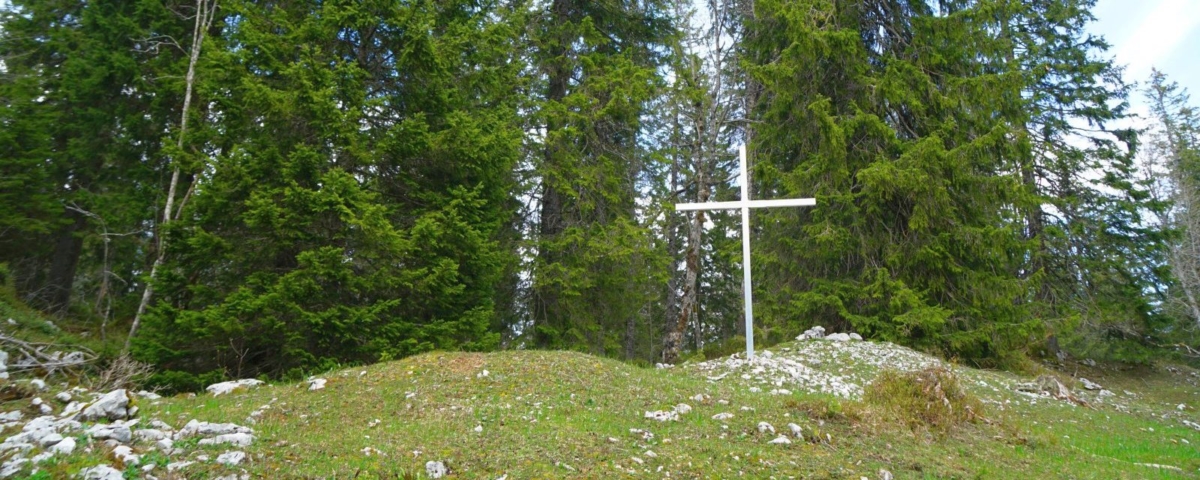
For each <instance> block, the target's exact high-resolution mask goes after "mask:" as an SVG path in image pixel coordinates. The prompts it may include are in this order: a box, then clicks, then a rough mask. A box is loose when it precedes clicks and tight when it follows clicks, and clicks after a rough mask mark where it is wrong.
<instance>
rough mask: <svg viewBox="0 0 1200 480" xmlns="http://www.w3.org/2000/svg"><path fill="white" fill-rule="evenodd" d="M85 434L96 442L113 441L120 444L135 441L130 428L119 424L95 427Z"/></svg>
mask: <svg viewBox="0 0 1200 480" xmlns="http://www.w3.org/2000/svg"><path fill="white" fill-rule="evenodd" d="M85 433H87V435H88V436H90V437H92V438H94V439H96V440H107V439H112V440H116V441H117V442H118V443H129V441H130V440H132V439H133V433H132V432H131V431H130V430H129V427H126V426H124V425H117V424H97V425H93V426H92V428H89V429H87V432H85Z"/></svg>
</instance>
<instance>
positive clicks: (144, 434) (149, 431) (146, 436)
mask: <svg viewBox="0 0 1200 480" xmlns="http://www.w3.org/2000/svg"><path fill="white" fill-rule="evenodd" d="M133 436H134V437H136V438H137V439H138V440H141V441H144V442H157V441H159V440H162V439H164V438H169V437H170V435H168V434H167V432H164V431H162V430H159V429H156V428H146V429H142V430H137V431H135V432H133Z"/></svg>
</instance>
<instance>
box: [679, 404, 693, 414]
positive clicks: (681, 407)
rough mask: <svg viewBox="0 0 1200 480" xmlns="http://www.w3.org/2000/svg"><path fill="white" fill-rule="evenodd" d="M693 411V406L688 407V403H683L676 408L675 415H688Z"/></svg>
mask: <svg viewBox="0 0 1200 480" xmlns="http://www.w3.org/2000/svg"><path fill="white" fill-rule="evenodd" d="M691 411H692V406H691V405H688V404H686V403H681V404H679V405H676V406H675V413H678V414H680V415H686V414H687V413H688V412H691Z"/></svg>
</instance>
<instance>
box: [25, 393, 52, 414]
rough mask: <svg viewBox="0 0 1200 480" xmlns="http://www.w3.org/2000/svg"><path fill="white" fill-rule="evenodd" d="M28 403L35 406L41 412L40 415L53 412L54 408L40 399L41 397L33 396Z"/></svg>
mask: <svg viewBox="0 0 1200 480" xmlns="http://www.w3.org/2000/svg"><path fill="white" fill-rule="evenodd" d="M29 403H30V405H33V406H34V407H36V408H37V409H38V411H39V412H42V415H49V414H51V413H54V408H52V407H51V406H50V405H47V404H46V401H45V400H42V397H33V400H30V401H29Z"/></svg>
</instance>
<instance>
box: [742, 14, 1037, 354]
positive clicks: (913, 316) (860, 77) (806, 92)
mask: <svg viewBox="0 0 1200 480" xmlns="http://www.w3.org/2000/svg"><path fill="white" fill-rule="evenodd" d="M836 4H837V8H834V5H830V4H823V3H822V4H810V3H809V2H779V3H775V2H759V3H758V4H757V7H758V10H757V11H758V12H759V16H758V21H757V22H756V23H755V24H753V26H752V29H751V34H750V38H749V39H748V40H747V48H748V50H749V52H750V53H749V55H751V56H752V58H755V59H762V63H760V64H757V65H755V66H753V67H752V69H751V72H752V74H753V75H754V78H755V79H756V80H757V81H758V82H761V84H762V91H763V93H762V95H761V97H760V100H759V106H758V111H759V112H760V113H759V115H761V117H762V119H763V122H762V123H761V125H759V126H756V128H755V143H754V144H752V145H751V147H752V150H753V151H755V152H757V163H758V166H757V168H756V170H755V173H756V174H757V175H758V177H757V181H756V183H757V187H758V190H759V191H760V192H762V194H761V195H759V197H760V198H764V197H771V196H775V195H779V196H799V195H806V196H809V195H811V196H816V197H817V202H818V206H817V207H816V208H813V209H805V210H783V209H780V210H778V211H770V212H767V213H760V214H758V217H757V218H758V219H759V220H758V222H759V225H763V227H762V229H763V230H762V235H763V240H764V242H763V249H762V250H760V252H762V253H763V255H762V258H761V262H762V263H760V264H762V265H764V267H763V268H762V269H761V270H759V271H762V272H764V274H763V276H762V277H761V278H764V280H759V281H758V283H757V285H759V286H762V285H773V287H772V288H761V294H760V295H761V296H760V297H759V298H762V299H763V301H762V303H764V304H765V305H766V308H764V313H767V314H768V315H769V318H767V319H766V323H765V324H766V325H768V326H769V327H767V328H785V329H787V330H791V331H793V332H795V331H798V330H799V329H801V327H803V326H806V325H810V324H813V323H816V324H823V325H826V326H832V327H834V328H835V329H843V328H853V329H855V330H857V331H860V332H863V333H864V334H866V335H868V336H873V337H876V338H882V339H887V340H893V341H899V342H903V343H906V344H909V345H915V346H919V347H924V348H929V349H937V350H942V351H944V352H945V353H947V354H951V355H962V356H966V357H970V358H988V357H996V356H1000V355H1002V354H1004V352H1010V351H1013V350H1014V349H1019V348H1021V346H1023V345H1025V344H1027V343H1028V341H1029V338H1030V337H1031V335H1033V334H1034V332H1036V328H1037V324H1036V322H1034V321H1033V319H1032V318H1031V317H1030V316H1029V312H1028V310H1027V306H1026V304H1025V302H1023V301H1022V297H1023V296H1024V295H1025V292H1026V291H1027V287H1026V285H1025V282H1024V281H1023V280H1022V279H1020V278H1018V277H1017V276H1015V275H1014V273H1015V272H1016V269H1017V267H1018V260H1019V258H1020V256H1021V252H1022V251H1023V249H1024V247H1023V242H1022V240H1021V238H1020V235H1019V229H1018V227H1017V226H1016V225H1014V224H1013V218H1012V213H1011V206H1012V205H1013V204H1014V203H1016V202H1019V201H1021V198H1020V194H1019V189H1018V186H1019V184H1018V183H1017V182H1016V180H1015V179H1014V178H1012V177H1011V176H1008V175H1004V173H1005V170H1006V169H1007V168H1010V166H1011V165H1007V164H1005V159H1006V158H1007V157H1009V156H1010V155H1011V153H1010V152H1011V151H1012V150H1013V149H1014V145H1012V144H1011V143H1010V142H1008V141H1007V140H1008V135H1009V134H1010V133H1011V130H1010V128H1009V126H1008V125H1006V124H1005V122H1004V121H1003V119H1001V118H997V117H996V116H995V115H993V113H992V112H995V111H998V110H1003V109H1004V108H1008V106H1007V105H1006V104H1005V102H1006V101H1012V99H1014V98H1016V94H1017V89H1018V88H1019V87H1020V85H1019V83H1017V82H1016V81H1014V80H1015V79H1014V78H1012V77H1009V76H1004V75H996V74H991V73H989V72H988V71H987V70H986V69H985V68H984V65H979V64H978V62H977V60H976V54H975V52H977V51H979V50H985V49H987V48H994V47H992V45H991V42H994V39H992V38H989V36H988V34H987V31H986V27H987V25H986V23H984V22H983V21H981V20H978V19H976V18H974V17H973V16H972V15H971V13H972V12H969V11H968V12H962V13H959V14H956V15H953V16H949V17H945V16H938V15H934V14H933V13H932V12H931V11H929V10H928V7H926V6H925V5H924V4H912V5H907V6H905V7H904V8H903V9H901V11H902V12H904V13H903V15H899V18H877V17H874V16H873V13H872V11H871V5H873V2H868V3H866V4H856V5H858V7H855V6H852V5H849V4H846V5H842V3H841V2H836ZM875 31H888V32H893V33H891V34H890V35H889V36H888V37H887V38H881V39H873V38H872V37H870V36H869V35H868V36H866V37H864V35H865V34H864V33H861V32H875ZM797 79H799V81H797ZM774 285H784V286H785V288H783V289H776V288H774ZM756 293H759V292H756Z"/></svg>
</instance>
